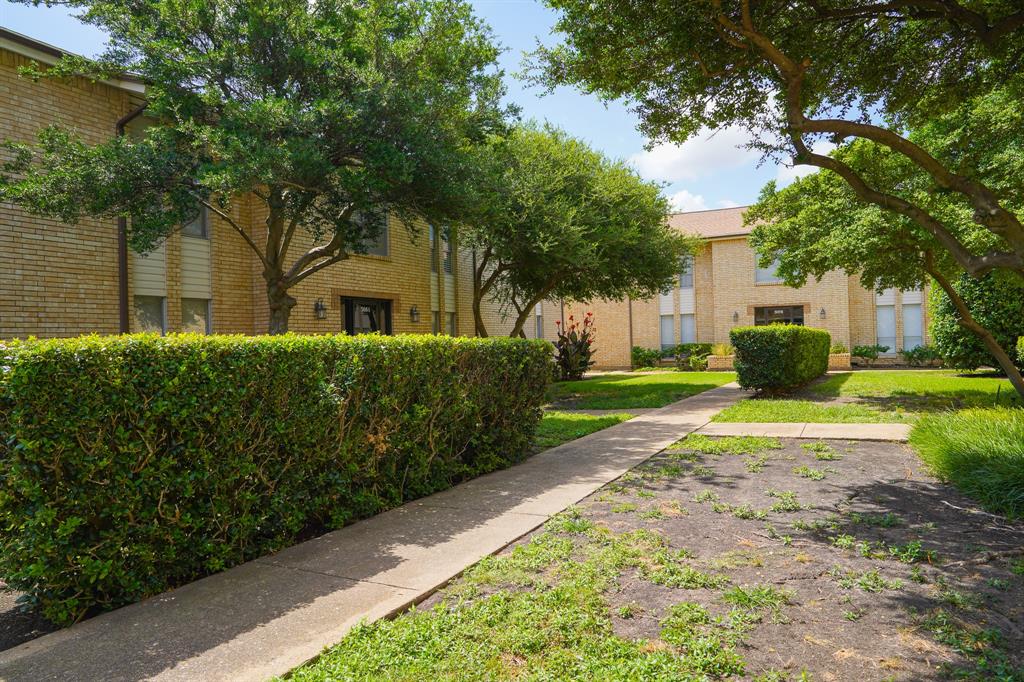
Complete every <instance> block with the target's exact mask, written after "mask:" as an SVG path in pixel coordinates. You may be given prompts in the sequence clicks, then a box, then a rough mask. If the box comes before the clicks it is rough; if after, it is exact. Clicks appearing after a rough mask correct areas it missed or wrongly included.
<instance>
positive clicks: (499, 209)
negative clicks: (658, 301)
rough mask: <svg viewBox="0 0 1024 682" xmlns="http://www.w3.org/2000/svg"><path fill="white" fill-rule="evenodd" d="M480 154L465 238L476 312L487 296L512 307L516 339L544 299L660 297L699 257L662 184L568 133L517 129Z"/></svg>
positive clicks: (478, 321) (465, 217) (464, 218)
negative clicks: (674, 224) (473, 254)
mask: <svg viewBox="0 0 1024 682" xmlns="http://www.w3.org/2000/svg"><path fill="white" fill-rule="evenodd" d="M480 156H481V157H482V158H480V159H479V160H478V163H477V164H476V171H477V174H478V177H477V187H476V188H475V192H476V198H477V199H478V201H477V203H476V204H475V208H474V210H473V211H472V212H469V213H467V214H466V215H463V216H461V217H460V219H459V222H460V223H461V224H462V225H461V228H460V230H459V235H460V240H461V243H462V245H463V246H465V247H468V248H472V249H475V250H476V251H477V253H478V258H477V260H476V267H475V276H476V283H477V285H476V286H475V287H474V299H475V301H476V302H477V303H476V307H479V301H482V300H485V299H488V298H491V299H496V300H498V301H501V302H505V303H506V304H507V305H509V306H511V307H514V308H515V310H514V314H513V315H512V316H513V317H514V319H515V323H514V324H513V329H512V332H511V333H512V335H518V334H519V332H520V331H521V329H522V326H523V323H524V322H525V320H526V319H527V317H528V316H529V314H530V313H531V312H532V310H533V307H534V305H536V304H537V303H538V302H540V301H542V300H544V299H547V298H561V299H566V300H573V301H589V300H591V299H594V298H604V299H619V298H623V297H626V296H632V297H634V298H641V299H644V298H649V297H651V296H654V295H656V294H657V293H659V292H660V291H662V290H664V289H666V288H667V287H669V286H670V285H671V284H672V283H673V282H674V281H675V278H676V277H677V276H678V274H679V261H680V259H681V258H683V257H684V256H686V255H688V254H691V253H694V252H695V250H696V247H697V244H698V240H697V239H696V238H695V237H693V236H689V235H684V234H682V233H680V232H677V231H676V230H673V229H671V228H669V227H668V224H667V222H666V219H665V217H666V214H667V213H668V204H667V202H666V200H665V198H664V197H662V196H661V188H660V187H659V186H658V185H657V184H655V183H652V182H646V181H644V180H641V179H640V177H639V175H638V174H637V173H636V171H635V170H633V169H632V168H630V167H629V166H627V165H626V163H625V162H622V161H618V160H613V159H610V158H608V157H607V156H605V155H604V154H602V153H600V152H598V151H596V150H595V149H593V148H591V147H590V146H589V145H588V144H587V143H586V142H584V141H583V140H581V139H578V138H574V137H571V136H570V135H568V134H567V133H566V132H564V131H562V130H559V129H556V128H553V127H550V126H545V127H543V128H541V127H538V126H534V125H525V126H520V127H517V128H515V129H514V130H512V131H511V132H509V133H508V134H507V135H505V136H495V137H493V138H492V139H491V143H490V144H489V145H488V146H487V147H485V148H482V149H481V150H480ZM476 324H477V327H478V332H479V331H481V330H480V329H479V328H480V327H482V326H483V320H482V318H481V317H480V316H478V317H477V319H476Z"/></svg>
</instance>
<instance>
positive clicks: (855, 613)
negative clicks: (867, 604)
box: [843, 609, 867, 621]
mask: <svg viewBox="0 0 1024 682" xmlns="http://www.w3.org/2000/svg"><path fill="white" fill-rule="evenodd" d="M865 613H867V611H865V610H864V609H850V610H849V611H843V618H845V619H846V620H848V621H857V620H860V619H861V618H862V617H863V616H864V614H865Z"/></svg>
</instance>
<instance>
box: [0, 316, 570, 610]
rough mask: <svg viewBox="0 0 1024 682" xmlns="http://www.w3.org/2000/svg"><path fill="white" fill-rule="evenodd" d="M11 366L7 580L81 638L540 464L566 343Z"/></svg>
mask: <svg viewBox="0 0 1024 682" xmlns="http://www.w3.org/2000/svg"><path fill="white" fill-rule="evenodd" d="M0 352H2V354H3V356H4V357H3V362H2V363H0V365H2V366H3V372H2V374H0V456H2V473H3V479H2V483H0V521H2V523H3V529H4V530H3V533H2V534H0V575H2V576H3V578H4V580H5V582H6V583H7V585H8V586H9V587H11V588H13V589H17V590H22V591H24V592H26V593H27V594H28V595H29V596H30V597H31V598H32V599H33V600H34V601H35V602H36V603H37V604H38V605H39V606H40V607H41V608H42V610H43V613H44V614H45V615H46V616H47V617H48V618H50V619H51V620H53V621H55V622H57V623H64V624H66V623H71V622H74V621H75V620H76V619H78V618H80V617H81V616H83V615H84V614H87V613H89V612H94V611H97V610H103V609H110V608H114V607H117V606H121V605H123V604H127V603H130V602H134V601H138V600H139V599H142V598H144V597H147V596H149V595H153V594H156V593H158V592H162V591H164V590H167V589H169V588H171V587H174V586H176V585H179V584H182V583H185V582H187V581H190V580H194V579H196V578H199V577H202V576H204V575H208V574H210V573H213V572H216V571H220V570H222V569H225V568H228V567H230V566H233V565H236V564H239V563H241V562H243V561H246V560H248V559H252V558H254V557H257V556H260V555H263V554H265V553H267V552H271V551H274V550H278V549H281V548H283V547H286V546H288V545H290V544H293V543H294V542H295V541H296V540H297V539H298V538H300V537H308V535H309V534H310V533H314V532H317V531H319V530H322V529H329V528H337V527H340V526H342V525H344V524H346V523H348V522H349V521H351V520H353V519H355V518H359V517H365V516H368V515H371V514H375V513H377V512H380V511H382V510H384V509H387V508H389V507H394V506H396V505H398V504H401V503H402V502H404V501H406V500H410V499H414V498H417V497H421V496H423V495H427V494H430V493H433V492H435V491H438V490H441V489H443V488H446V487H449V486H451V485H452V484H453V483H455V482H457V481H460V480H463V479H466V478H469V477H472V476H476V475H479V474H482V473H485V472H488V471H492V470H494V469H498V468H501V467H504V466H508V465H509V464H512V463H514V462H516V461H518V460H521V459H522V458H524V457H525V456H526V455H527V453H528V452H529V449H530V445H531V440H532V437H533V432H534V429H535V427H536V425H537V423H538V421H539V419H540V416H541V410H540V406H541V405H542V404H543V402H544V392H545V389H546V386H547V382H548V379H549V377H550V375H551V352H552V349H551V345H550V344H549V343H547V342H545V341H530V340H525V339H465V338H450V337H435V336H399V337H382V336H366V337H362V336H360V337H347V336H295V335H285V336H277V337H245V336H198V335H173V336H168V337H165V338H161V337H158V336H153V335H134V336H119V337H100V336H92V337H83V338H78V339H55V340H48V341H28V342H15V343H11V344H8V345H6V346H0Z"/></svg>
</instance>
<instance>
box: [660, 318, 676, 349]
mask: <svg viewBox="0 0 1024 682" xmlns="http://www.w3.org/2000/svg"><path fill="white" fill-rule="evenodd" d="M674 345H676V325H675V319H674V316H673V315H662V316H661V349H662V350H666V349H668V348H671V347H672V346H674Z"/></svg>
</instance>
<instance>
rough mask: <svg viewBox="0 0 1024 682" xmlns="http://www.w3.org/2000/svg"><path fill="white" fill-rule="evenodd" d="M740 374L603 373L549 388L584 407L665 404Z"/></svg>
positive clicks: (562, 401)
mask: <svg viewBox="0 0 1024 682" xmlns="http://www.w3.org/2000/svg"><path fill="white" fill-rule="evenodd" d="M735 378H736V375H735V374H733V373H732V372H657V373H653V374H652V373H635V372H630V373H625V372H623V373H616V374H603V375H600V376H596V377H592V378H590V379H583V380H581V381H562V382H558V383H555V384H552V385H551V387H550V388H549V389H548V400H549V401H550V402H551V403H552V404H555V405H557V406H562V407H569V406H571V407H573V408H575V409H581V410H619V409H628V408H644V407H664V406H665V405H668V404H670V403H674V402H675V401H677V400H682V399H683V398H688V397H689V396H691V395H696V394H698V393H701V392H703V391H706V390H708V389H711V388H717V387H718V386H722V385H723V384H727V383H729V382H730V381H734V380H735Z"/></svg>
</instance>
